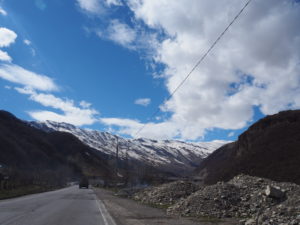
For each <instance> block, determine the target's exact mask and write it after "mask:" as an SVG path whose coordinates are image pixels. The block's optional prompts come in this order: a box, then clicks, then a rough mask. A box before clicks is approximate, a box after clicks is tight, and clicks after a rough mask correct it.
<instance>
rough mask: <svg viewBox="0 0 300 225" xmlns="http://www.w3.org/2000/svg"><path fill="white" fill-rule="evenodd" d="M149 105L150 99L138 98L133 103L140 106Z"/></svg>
mask: <svg viewBox="0 0 300 225" xmlns="http://www.w3.org/2000/svg"><path fill="white" fill-rule="evenodd" d="M150 103H151V99H150V98H139V99H136V100H135V101H134V104H136V105H141V106H148V105H149V104H150Z"/></svg>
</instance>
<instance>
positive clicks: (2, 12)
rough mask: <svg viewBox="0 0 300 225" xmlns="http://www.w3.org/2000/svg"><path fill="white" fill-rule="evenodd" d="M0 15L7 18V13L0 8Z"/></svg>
mask: <svg viewBox="0 0 300 225" xmlns="http://www.w3.org/2000/svg"><path fill="white" fill-rule="evenodd" d="M0 14H1V15H3V16H7V12H6V11H5V10H4V9H3V8H1V7H0Z"/></svg>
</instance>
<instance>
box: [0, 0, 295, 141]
mask: <svg viewBox="0 0 300 225" xmlns="http://www.w3.org/2000/svg"><path fill="white" fill-rule="evenodd" d="M246 2H247V1H245V0H232V1H227V0H218V1H211V0H179V1H174V0H127V1H125V0H64V1H61V0H22V1H20V0H0V95H1V98H0V108H1V109H3V110H7V111H9V112H11V113H13V114H15V115H16V116H17V117H19V118H21V119H24V120H38V121H45V120H52V121H58V122H67V123H71V124H74V125H76V126H80V127H83V128H90V129H97V130H101V131H108V132H112V133H115V134H119V135H122V136H124V137H135V138H137V137H146V138H154V139H179V140H185V141H212V140H236V139H237V137H238V135H239V134H241V133H242V132H243V131H245V130H246V129H247V128H248V127H249V126H250V125H251V124H253V123H254V122H256V121H257V120H259V119H260V118H262V117H264V116H265V115H270V114H275V113H278V112H279V111H282V110H288V109H299V108H300V26H299V21H300V2H299V1H296V0H263V1H262V0H252V1H251V2H250V4H249V5H248V7H247V8H246V9H245V10H244V11H243V13H242V14H241V15H240V17H239V18H238V19H237V20H236V21H235V23H234V24H233V25H232V26H231V27H230V28H229V30H228V31H227V32H226V33H225V35H224V36H223V37H222V39H221V40H220V41H219V42H218V43H217V45H216V46H215V47H214V49H213V50H212V51H211V52H210V53H209V55H208V56H207V57H206V58H205V59H204V61H203V62H202V63H201V64H200V65H199V66H198V67H197V68H196V70H195V71H194V72H193V73H192V75H191V76H190V77H189V78H188V79H187V81H186V82H185V83H184V84H183V85H182V86H181V87H180V89H179V90H178V91H177V92H176V93H175V94H174V96H173V97H172V98H171V99H168V96H169V95H170V93H172V92H173V91H174V90H175V89H176V87H177V86H178V85H179V84H180V83H181V81H182V80H183V79H184V78H185V77H186V76H187V74H188V73H189V72H190V71H191V69H192V68H193V66H194V65H195V64H196V63H197V61H198V60H199V59H200V58H201V57H202V56H203V54H204V53H205V52H206V51H207V50H208V49H209V48H210V46H211V45H212V44H213V42H214V41H215V40H216V38H217V37H218V36H219V35H220V33H222V32H223V30H224V29H225V28H226V27H227V26H228V24H229V23H230V22H231V21H232V20H233V18H234V17H235V16H236V15H237V13H238V12H239V11H240V9H241V8H242V7H243V6H244V5H245V3H246ZM158 109H159V111H158V113H157V114H155V115H154V116H152V115H153V113H154V112H156V111H157V110H158ZM141 128H142V130H141Z"/></svg>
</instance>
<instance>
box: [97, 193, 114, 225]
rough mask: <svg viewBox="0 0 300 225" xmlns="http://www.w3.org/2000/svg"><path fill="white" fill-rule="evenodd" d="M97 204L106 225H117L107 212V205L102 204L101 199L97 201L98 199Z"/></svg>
mask: <svg viewBox="0 0 300 225" xmlns="http://www.w3.org/2000/svg"><path fill="white" fill-rule="evenodd" d="M96 202H97V205H98V209H99V211H100V214H101V216H102V218H103V221H104V223H105V225H116V222H115V221H114V219H113V218H112V217H111V215H110V214H109V212H108V211H107V210H106V208H105V205H104V204H103V203H102V201H101V200H100V199H97V197H96Z"/></svg>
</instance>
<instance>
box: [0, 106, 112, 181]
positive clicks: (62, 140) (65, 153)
mask: <svg viewBox="0 0 300 225" xmlns="http://www.w3.org/2000/svg"><path fill="white" fill-rule="evenodd" d="M105 158H106V155H104V154H99V153H95V150H94V149H92V148H90V147H88V146H86V145H84V144H82V143H81V142H80V141H79V140H78V139H77V138H75V137H74V136H73V135H71V134H67V133H62V132H53V133H46V132H43V131H41V130H38V129H36V128H33V127H31V126H30V125H28V123H26V122H23V121H21V120H19V119H17V118H16V117H15V116H13V115H12V114H10V113H8V112H6V111H0V165H1V166H0V167H1V168H0V169H1V170H2V173H6V174H9V175H10V179H15V180H18V182H16V183H20V179H21V178H22V179H25V178H26V179H27V181H26V182H29V181H28V180H30V181H31V182H33V180H35V182H37V181H36V180H39V181H38V182H44V183H45V182H46V183H49V184H52V183H56V182H57V180H59V182H60V183H61V182H64V181H66V180H68V179H70V178H75V177H79V176H81V175H87V176H102V177H108V176H110V175H111V173H110V170H109V167H108V165H107V163H106V160H105ZM1 170H0V173H1ZM51 179H52V180H51ZM24 182H25V181H24ZM26 182H25V183H26ZM53 185H55V184H53Z"/></svg>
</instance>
